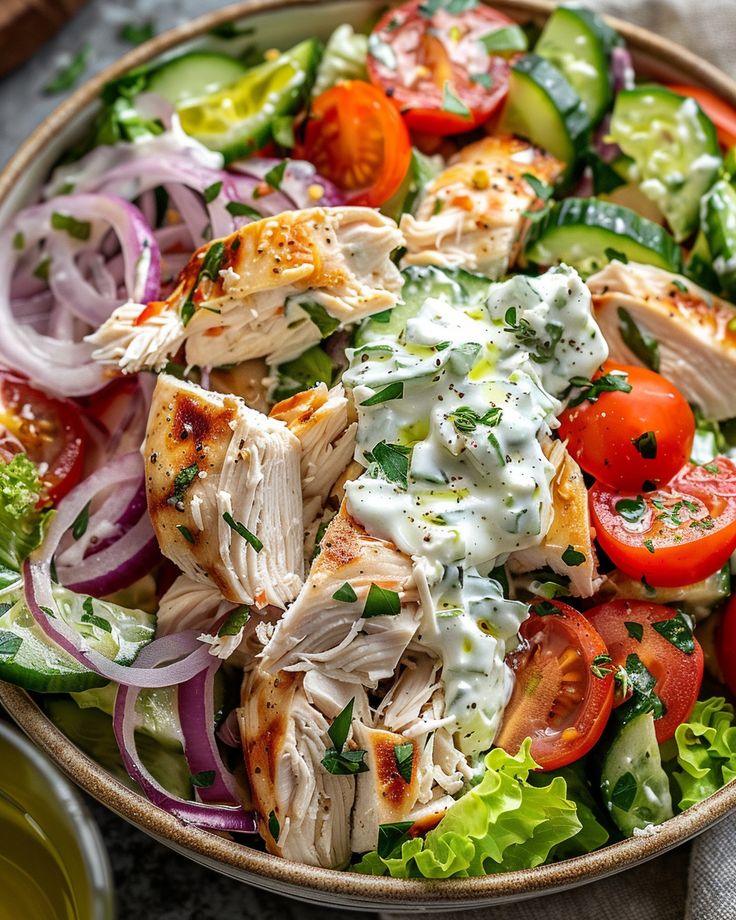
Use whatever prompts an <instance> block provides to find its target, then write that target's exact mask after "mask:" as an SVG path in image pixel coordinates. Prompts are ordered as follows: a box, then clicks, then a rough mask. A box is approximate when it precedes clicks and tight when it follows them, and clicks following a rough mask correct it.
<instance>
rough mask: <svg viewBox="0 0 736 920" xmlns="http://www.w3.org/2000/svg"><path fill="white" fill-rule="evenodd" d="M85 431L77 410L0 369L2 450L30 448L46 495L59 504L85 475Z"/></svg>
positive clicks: (4, 453)
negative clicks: (83, 474)
mask: <svg viewBox="0 0 736 920" xmlns="http://www.w3.org/2000/svg"><path fill="white" fill-rule="evenodd" d="M86 443H87V433H86V431H85V428H84V425H83V423H82V421H81V418H80V415H79V409H78V408H77V407H76V406H75V405H74V404H73V403H71V402H67V401H66V400H61V399H55V398H54V397H52V396H47V395H46V394H45V393H42V392H41V391H40V390H37V389H36V388H35V387H32V386H31V385H30V384H28V383H26V381H25V380H22V379H21V378H20V377H16V376H15V375H13V374H11V373H8V372H4V371H0V451H1V452H2V456H4V458H5V459H6V460H8V459H10V456H12V454H14V453H21V452H22V453H26V454H28V456H29V458H30V459H31V460H33V462H34V463H35V464H37V465H38V468H39V471H40V476H41V481H42V483H43V485H44V487H45V492H46V497H47V498H48V499H49V501H50V502H52V503H56V502H57V501H58V500H59V499H60V498H62V497H63V496H64V495H66V493H67V492H68V491H69V490H70V489H71V488H73V487H74V486H75V485H76V484H77V483H78V482H79V480H80V479H81V477H82V469H83V466H84V451H85V447H86Z"/></svg>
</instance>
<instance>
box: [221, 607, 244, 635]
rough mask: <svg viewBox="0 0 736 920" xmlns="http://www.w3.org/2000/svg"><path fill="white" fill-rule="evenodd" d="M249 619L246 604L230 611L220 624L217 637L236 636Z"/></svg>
mask: <svg viewBox="0 0 736 920" xmlns="http://www.w3.org/2000/svg"><path fill="white" fill-rule="evenodd" d="M249 617H250V607H248V605H247V604H243V606H242V607H236V608H235V610H233V611H231V612H230V613H229V614H228V615H227V618H226V620H225V622H224V623H223V624H222V626H221V627H220V628H219V629H218V630H217V635H218V636H220V637H222V636H237V634H238V633H239V632H240V630H241V629H242V628H243V627H244V626H245V624H246V623H247V622H248V619H249Z"/></svg>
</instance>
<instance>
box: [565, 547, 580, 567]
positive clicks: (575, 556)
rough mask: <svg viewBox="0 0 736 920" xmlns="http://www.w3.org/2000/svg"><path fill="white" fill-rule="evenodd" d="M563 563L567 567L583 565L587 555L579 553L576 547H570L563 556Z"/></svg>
mask: <svg viewBox="0 0 736 920" xmlns="http://www.w3.org/2000/svg"><path fill="white" fill-rule="evenodd" d="M562 561H563V562H564V563H565V565H570V566H576V565H582V564H583V563H584V562H585V553H581V552H579V551H578V550H576V549H575V547H574V546H572V545H570V546H568V547H567V549H566V550H565V552H564V553H563V554H562Z"/></svg>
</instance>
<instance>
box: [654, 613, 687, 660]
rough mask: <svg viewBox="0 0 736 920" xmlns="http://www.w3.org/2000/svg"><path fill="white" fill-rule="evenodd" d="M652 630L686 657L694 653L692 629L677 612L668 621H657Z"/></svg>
mask: <svg viewBox="0 0 736 920" xmlns="http://www.w3.org/2000/svg"><path fill="white" fill-rule="evenodd" d="M652 629H656V630H657V632H658V633H659V634H660V636H663V637H664V638H665V639H666V640H667V641H668V642H669V643H670V644H671V645H674V647H675V648H676V649H679V651H681V652H684V653H685V654H686V655H692V654H693V652H694V651H695V639H694V638H693V631H692V628H691V626H690V624H689V623H688V621H687V620H686V619H685V617H684V616H683V615H682V613H681V612H680V611H679V610H678V611H677V615H676V616H674V617H670V618H669V619H668V620H658V621H657V622H656V623H652Z"/></svg>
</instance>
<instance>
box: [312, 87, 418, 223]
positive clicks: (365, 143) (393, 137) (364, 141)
mask: <svg viewBox="0 0 736 920" xmlns="http://www.w3.org/2000/svg"><path fill="white" fill-rule="evenodd" d="M294 156H295V157H296V158H297V159H304V160H309V162H310V163H313V164H314V165H315V166H316V168H317V172H318V173H320V175H323V176H325V177H326V178H328V179H331V180H332V181H333V182H334V183H335V185H337V186H339V188H341V189H343V191H345V192H346V193H347V195H348V200H349V201H350V203H351V204H356V205H366V206H368V207H372V208H377V207H379V206H380V205H382V204H383V203H384V201H388V199H389V198H390V197H391V196H392V195H393V194H394V192H396V191H397V189H398V188H399V186H400V185H401V183H402V182H403V180H404V177H405V176H406V173H407V170H408V169H409V164H410V162H411V143H410V141H409V132H408V131H407V130H406V125H405V124H404V122H403V121H402V120H401V116H400V115H399V114H398V112H397V111H396V109H395V108H394V106H393V105H392V104H391V103H390V102H389V100H388V99H387V98H386V96H385V95H384V93H383V92H381V90H380V89H378V88H377V87H375V86H371V84H370V83H364V82H363V81H362V80H345V81H344V82H343V83H338V84H337V86H333V87H332V88H331V89H328V90H326V91H325V92H324V93H321V94H320V95H319V96H317V98H316V99H315V100H314V102H313V103H312V109H311V112H310V115H309V120H308V121H307V124H306V127H305V132H304V141H303V142H302V144H300V145H299V146H298V147H297V148H296V149H295V151H294Z"/></svg>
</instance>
